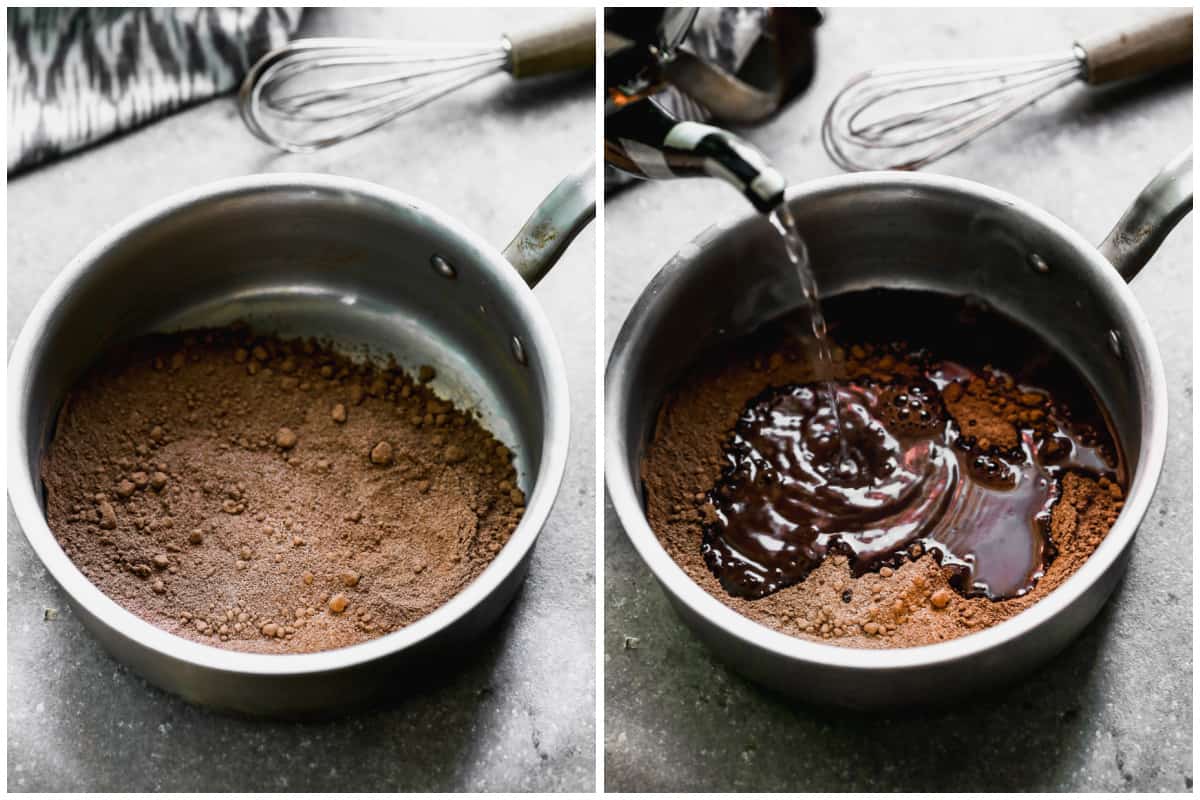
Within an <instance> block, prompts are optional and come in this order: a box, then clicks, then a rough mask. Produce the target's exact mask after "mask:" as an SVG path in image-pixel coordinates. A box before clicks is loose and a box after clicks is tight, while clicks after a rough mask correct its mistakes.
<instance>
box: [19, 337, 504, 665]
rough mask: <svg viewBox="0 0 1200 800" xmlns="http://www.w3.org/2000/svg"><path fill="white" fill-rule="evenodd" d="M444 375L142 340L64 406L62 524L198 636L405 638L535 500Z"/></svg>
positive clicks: (62, 538)
mask: <svg viewBox="0 0 1200 800" xmlns="http://www.w3.org/2000/svg"><path fill="white" fill-rule="evenodd" d="M434 375H435V373H434V371H433V369H432V368H431V367H428V366H422V367H421V368H420V374H419V379H416V380H414V379H413V378H412V377H410V376H409V375H408V374H406V373H405V372H404V371H403V370H402V369H400V368H399V367H398V366H397V365H396V364H395V363H394V362H390V363H389V364H388V365H387V366H376V365H374V364H372V363H361V364H360V363H355V362H354V361H352V360H351V359H349V358H346V357H344V356H342V355H339V354H337V353H336V352H334V351H333V350H331V349H329V348H328V347H326V346H323V345H322V344H320V343H318V342H316V341H313V340H307V341H302V340H293V341H283V340H280V339H277V338H273V337H270V336H256V335H254V334H253V333H252V332H251V331H250V330H249V329H247V328H244V327H240V326H237V327H232V328H228V329H221V330H204V331H191V332H186V333H182V334H176V335H153V336H147V337H143V338H140V339H137V340H135V341H133V342H132V343H130V344H128V345H126V346H124V347H121V348H120V349H119V350H117V351H115V352H113V353H110V354H109V355H108V356H107V357H105V358H104V359H103V360H102V361H101V362H100V363H99V364H97V365H96V367H94V368H93V369H92V370H91V371H89V372H88V374H87V375H85V376H84V377H83V378H82V379H81V380H80V381H79V382H78V383H77V384H76V385H75V386H74V388H73V389H72V390H71V392H70V394H69V396H68V399H67V401H66V402H65V403H64V406H63V408H62V410H61V412H60V415H59V420H58V426H57V430H56V432H55V435H54V439H53V441H52V442H51V444H50V447H49V449H48V452H47V454H46V457H45V459H44V462H43V465H42V480H43V483H44V485H45V489H46V516H47V521H48V523H49V525H50V529H51V530H52V531H53V532H54V535H55V536H56V538H57V539H58V542H59V544H60V545H61V546H62V548H63V550H64V551H65V552H66V553H67V555H68V556H69V557H70V558H71V560H72V561H73V562H74V563H75V564H76V565H77V566H78V567H79V569H80V570H81V571H82V572H83V573H84V574H85V575H86V576H87V577H88V579H89V580H91V581H92V582H93V583H94V584H96V586H98V587H99V588H100V589H101V590H102V591H103V592H104V593H105V594H107V595H109V596H110V597H111V598H113V599H114V600H116V601H117V602H118V603H120V604H121V605H122V606H124V607H125V608H127V609H128V610H130V611H132V612H133V613H134V614H137V615H138V616H139V617H141V618H143V619H145V620H147V621H148V622H151V623H153V624H155V625H157V626H159V627H161V628H164V629H166V630H167V631H170V632H171V633H174V634H177V635H179V636H182V637H185V638H187V639H191V640H194V641H199V642H203V643H206V644H212V645H216V646H218V647H224V648H228V649H233V650H244V651H252V652H261V653H300V652H313V651H318V650H327V649H331V648H336V647H342V646H346V645H351V644H356V643H359V642H363V641H366V640H368V639H372V638H374V637H377V636H381V635H383V634H385V633H388V632H391V631H395V630H399V629H400V628H403V627H404V626H406V625H410V624H412V623H413V622H415V621H416V620H418V619H420V618H421V617H423V616H425V615H426V614H429V613H430V612H432V611H433V610H435V609H437V608H438V607H439V606H441V605H443V604H444V603H445V602H446V601H447V600H449V599H450V598H451V597H453V596H454V595H456V594H458V593H459V592H460V591H462V589H463V588H464V587H465V586H466V585H467V584H468V583H470V582H471V581H472V580H473V579H474V578H475V577H476V576H478V575H479V573H480V572H481V571H482V570H483V569H484V568H485V567H486V566H487V565H488V564H489V563H490V562H491V560H492V559H493V558H494V557H495V556H496V554H497V553H498V552H499V550H500V549H501V548H502V547H503V546H504V544H505V543H506V542H507V541H508V539H509V537H510V536H511V534H512V532H513V530H514V529H515V528H516V526H517V523H518V522H519V520H520V518H521V514H522V512H523V508H524V502H525V498H524V494H523V493H522V491H521V489H520V488H518V487H517V477H516V472H515V469H514V467H513V464H512V454H511V452H510V451H509V449H508V448H507V447H506V446H505V445H504V444H502V443H500V442H498V441H497V440H496V439H495V438H494V437H493V436H492V435H491V434H490V433H489V432H488V431H487V430H485V429H484V428H483V427H482V426H481V425H480V423H479V422H478V420H477V419H476V418H475V417H474V416H473V415H472V414H471V413H468V412H464V411H462V410H460V409H458V408H455V407H454V406H453V405H452V404H451V403H450V402H447V401H446V400H444V399H442V398H440V397H438V396H437V395H436V394H435V393H434V392H433V391H432V390H431V389H430V388H429V387H428V386H426V385H425V384H427V383H428V382H429V381H430V380H432V379H433V378H434Z"/></svg>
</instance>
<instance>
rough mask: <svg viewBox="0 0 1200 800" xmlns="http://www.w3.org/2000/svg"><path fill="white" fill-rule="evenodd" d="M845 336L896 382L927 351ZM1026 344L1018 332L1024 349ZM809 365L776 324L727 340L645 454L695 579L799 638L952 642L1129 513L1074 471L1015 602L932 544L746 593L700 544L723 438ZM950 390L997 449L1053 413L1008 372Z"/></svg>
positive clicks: (871, 368)
mask: <svg viewBox="0 0 1200 800" xmlns="http://www.w3.org/2000/svg"><path fill="white" fill-rule="evenodd" d="M866 313H869V312H866ZM834 332H835V334H836V333H837V332H838V330H837V326H835V328H834ZM843 332H844V331H843ZM837 338H838V341H840V342H841V343H843V344H846V345H847V346H846V347H845V348H843V347H840V346H839V347H836V348H835V349H834V351H833V356H834V361H835V367H836V370H837V374H836V375H835V377H837V378H857V377H869V378H871V379H873V380H876V381H880V382H885V383H886V382H891V381H893V380H905V379H911V378H915V377H917V376H918V375H919V369H918V367H917V361H918V359H916V358H912V359H906V358H905V357H904V354H905V353H910V354H914V355H915V354H916V353H917V350H918V349H917V348H915V347H912V346H910V345H909V344H908V343H904V342H899V343H891V344H890V345H887V346H881V345H880V344H879V343H877V342H871V341H862V342H858V343H851V341H852V340H847V339H844V338H842V337H837ZM1027 345H1028V342H1023V341H1016V342H1013V343H1012V346H1013V347H1016V348H1018V350H1019V349H1020V348H1021V347H1022V346H1027ZM925 353H926V355H927V351H925ZM1033 357H1034V356H1033V355H1032V354H1031V355H1030V358H1033ZM811 364H812V362H811V361H810V360H808V359H806V358H803V357H800V356H799V355H798V351H797V350H796V349H795V348H794V347H792V344H791V343H786V342H784V341H783V340H782V339H781V338H780V336H779V335H778V330H776V331H772V332H770V333H769V334H766V335H763V336H758V337H749V338H747V339H745V340H742V341H740V342H737V343H735V344H733V345H731V346H728V347H724V348H718V350H717V351H716V352H715V353H712V354H709V355H708V356H706V357H705V358H704V359H702V361H701V362H700V363H698V364H697V365H695V366H694V367H693V368H691V369H690V370H688V371H687V372H686V373H685V375H684V376H683V378H682V379H681V380H680V381H679V382H678V383H677V384H676V385H675V386H674V387H673V389H672V390H671V392H670V393H669V394H668V396H667V397H666V399H665V400H664V402H663V405H662V407H661V409H660V412H659V416H658V421H657V425H656V428H655V432H654V435H653V438H652V440H651V442H650V444H649V446H648V448H647V452H646V456H645V459H644V461H643V464H642V479H643V484H644V488H645V496H646V510H647V517H648V519H649V521H650V526H651V528H652V529H653V530H654V532H655V533H656V535H657V536H658V538H659V539H660V541H661V542H662V544H663V546H664V547H665V548H666V550H667V552H668V553H670V555H671V557H672V558H673V559H674V560H675V561H676V563H677V564H679V566H680V567H681V568H683V570H684V571H685V572H686V573H687V574H688V575H689V577H691V579H692V580H694V581H695V582H696V583H697V584H699V585H700V586H701V587H702V588H704V589H705V590H706V591H708V592H709V593H710V594H712V595H713V596H714V597H716V598H717V599H718V600H720V601H721V602H722V603H724V604H726V605H727V606H729V607H731V608H733V609H734V610H736V611H738V612H739V613H741V614H743V615H744V616H746V617H749V618H750V619H753V620H755V621H757V622H759V623H761V624H764V625H766V626H768V627H770V628H773V629H775V630H778V631H781V632H783V633H786V634H789V635H793V636H799V637H802V638H811V639H818V640H824V641H828V642H830V643H833V644H839V645H844V646H851V647H863V648H893V647H912V646H918V645H924V644H933V643H936V642H939V641H945V640H949V639H953V638H956V637H959V636H963V635H965V634H968V633H972V632H974V631H979V630H983V629H984V628H987V627H990V626H992V625H995V624H998V623H1000V622H1002V621H1004V620H1006V619H1008V618H1010V617H1013V616H1014V615H1016V614H1018V613H1020V612H1021V611H1024V610H1025V609H1027V608H1029V607H1030V606H1032V605H1033V604H1034V603H1037V602H1038V601H1039V600H1041V599H1043V598H1044V597H1046V595H1048V594H1049V593H1050V592H1052V591H1053V590H1054V589H1055V588H1056V587H1058V586H1059V585H1061V584H1062V582H1063V581H1064V580H1066V579H1067V578H1068V577H1070V576H1071V575H1072V574H1074V573H1075V572H1076V571H1077V570H1078V569H1079V568H1080V567H1081V566H1082V565H1083V563H1084V562H1085V561H1086V560H1087V558H1088V557H1089V556H1090V555H1091V554H1092V552H1093V551H1094V550H1095V549H1096V547H1097V546H1099V544H1100V542H1101V541H1102V540H1103V539H1104V536H1105V535H1106V534H1107V533H1108V530H1109V529H1110V528H1111V527H1112V525H1113V523H1114V522H1115V521H1116V518H1117V516H1118V514H1119V513H1120V510H1121V507H1122V505H1123V494H1122V490H1121V488H1120V486H1119V485H1118V484H1117V483H1115V482H1113V481H1111V480H1109V479H1107V478H1105V477H1090V476H1086V475H1083V474H1077V473H1074V472H1071V473H1067V474H1066V475H1065V476H1064V477H1063V480H1062V485H1061V494H1060V496H1059V499H1058V501H1057V502H1056V504H1055V506H1054V508H1053V511H1052V515H1051V516H1052V518H1051V525H1050V536H1051V540H1052V542H1053V544H1054V546H1055V548H1056V550H1057V554H1056V556H1055V557H1054V559H1053V560H1052V561H1051V563H1050V564H1049V566H1048V567H1047V569H1046V572H1045V574H1044V575H1043V576H1042V577H1041V579H1040V580H1039V581H1038V582H1037V584H1036V585H1035V587H1034V588H1033V589H1032V590H1031V591H1029V592H1028V593H1027V594H1024V595H1022V596H1020V597H1015V598H1011V599H1006V600H1001V601H993V600H989V599H987V598H985V597H964V596H963V595H961V594H960V593H958V592H956V591H955V590H954V589H953V588H952V587H951V584H950V575H949V574H948V572H947V571H946V570H944V569H943V568H942V567H941V566H940V565H939V564H938V562H937V560H936V559H935V558H934V557H933V555H931V554H929V553H920V552H916V553H914V554H913V557H912V558H910V559H907V560H905V561H904V562H903V563H902V564H901V565H900V566H898V567H892V566H885V567H883V568H881V569H879V570H878V571H877V572H867V573H865V574H862V575H859V576H855V575H854V574H853V573H852V571H851V568H850V564H849V561H848V559H847V557H846V556H845V555H833V556H831V557H829V558H827V559H825V561H824V562H823V563H821V564H820V566H818V567H817V568H816V569H815V570H814V571H813V572H812V573H810V574H809V575H808V576H807V577H806V578H805V579H804V580H803V581H802V582H800V583H798V584H795V585H792V586H789V587H786V588H784V589H782V590H780V591H777V592H775V593H774V594H770V595H768V596H766V597H762V598H759V599H747V598H742V597H735V596H733V595H731V594H729V593H728V592H727V591H725V589H724V588H723V587H722V585H721V583H720V582H719V580H718V579H717V578H716V577H715V576H714V575H713V573H712V571H711V570H710V569H709V567H708V565H707V564H706V563H705V561H704V558H703V556H702V554H701V547H700V544H701V538H702V530H703V525H704V524H705V523H706V522H712V521H713V510H712V506H711V504H710V502H709V498H708V496H707V493H708V492H709V490H710V489H712V487H713V486H714V484H716V482H717V480H718V478H719V477H720V476H721V470H722V467H723V465H724V464H725V460H724V456H723V450H722V444H723V442H725V441H726V440H727V438H728V436H729V433H730V431H731V430H732V429H733V427H734V425H735V423H736V422H737V419H738V416H739V414H741V412H742V410H743V408H744V407H745V406H746V403H747V401H748V400H750V399H751V398H753V397H755V396H756V395H758V394H759V393H760V392H762V391H763V390H764V389H765V388H767V387H769V386H781V385H787V384H795V383H808V382H811V381H813V380H815V379H816V376H815V375H814V374H813V373H812V366H811ZM981 366H982V365H981ZM984 371H986V369H985V370H984ZM942 400H943V402H944V403H945V406H946V408H947V411H948V412H949V413H950V415H951V416H952V417H953V418H954V420H955V423H956V424H958V425H959V426H960V428H961V429H962V430H964V431H969V432H970V433H971V435H972V436H975V437H977V438H978V439H979V441H980V442H981V443H983V444H985V446H986V445H995V446H997V447H1001V448H1007V447H1012V446H1013V445H1014V444H1015V443H1016V440H1017V430H1018V428H1019V427H1021V426H1028V425H1029V424H1031V423H1036V422H1038V421H1039V416H1038V415H1040V414H1043V413H1045V412H1044V410H1043V408H1044V405H1045V402H1044V396H1043V395H1040V394H1030V393H1027V392H1025V391H1024V390H1022V389H1021V388H1020V385H1018V384H1017V383H1016V382H1014V381H1011V380H1008V379H997V380H983V379H980V378H975V379H972V380H970V381H966V382H955V383H950V384H949V385H948V386H947V387H946V388H945V390H944V391H943V395H942ZM1081 424H1085V423H1082V422H1081Z"/></svg>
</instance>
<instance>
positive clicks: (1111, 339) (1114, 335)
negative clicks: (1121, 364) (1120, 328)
mask: <svg viewBox="0 0 1200 800" xmlns="http://www.w3.org/2000/svg"><path fill="white" fill-rule="evenodd" d="M1108 348H1109V349H1110V350H1112V352H1113V355H1114V356H1116V357H1117V358H1121V334H1120V333H1118V332H1117V331H1115V330H1111V331H1109V332H1108Z"/></svg>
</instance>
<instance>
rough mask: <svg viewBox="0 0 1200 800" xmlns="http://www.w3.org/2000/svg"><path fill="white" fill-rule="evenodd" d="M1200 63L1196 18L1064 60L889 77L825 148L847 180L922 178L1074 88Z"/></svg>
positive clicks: (931, 67)
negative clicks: (932, 166) (1195, 56)
mask: <svg viewBox="0 0 1200 800" xmlns="http://www.w3.org/2000/svg"><path fill="white" fill-rule="evenodd" d="M1191 60H1192V12H1191V11H1190V10H1188V11H1186V12H1182V13H1173V14H1171V15H1169V16H1166V17H1162V18H1159V19H1156V20H1154V21H1152V22H1150V23H1148V24H1146V25H1143V26H1141V27H1138V28H1134V29H1131V30H1122V31H1119V32H1116V33H1110V34H1104V35H1101V36H1095V37H1092V38H1090V39H1084V40H1081V41H1079V42H1077V43H1075V45H1074V47H1073V48H1072V49H1071V50H1069V51H1067V52H1065V53H1060V54H1054V55H1049V56H1035V57H1027V58H1011V59H994V60H977V61H945V62H922V63H912V64H898V65H895V66H889V67H882V68H879V69H874V70H871V71H869V72H866V73H863V74H861V75H859V76H857V77H855V78H854V79H852V80H851V81H850V83H848V84H847V85H846V87H845V88H843V89H842V91H841V92H839V93H838V95H837V97H835V98H834V100H833V103H831V104H830V106H829V110H828V111H827V112H826V113H825V120H824V122H823V123H822V126H821V142H822V144H823V145H824V146H825V152H826V153H828V154H829V157H830V158H831V159H833V162H834V163H835V164H837V165H838V166H839V167H841V168H842V169H844V170H847V171H857V170H869V169H919V168H920V167H922V166H924V165H926V164H929V163H931V162H933V161H936V160H937V159H939V158H941V157H942V156H945V155H947V154H948V153H952V152H954V151H955V150H957V149H959V148H960V147H962V146H963V145H965V144H967V143H968V142H970V141H972V140H973V139H975V138H976V137H978V136H980V135H981V134H983V133H984V132H986V131H988V130H990V129H991V128H993V127H995V126H996V125H999V124H1000V123H1001V122H1004V121H1005V120H1006V119H1008V118H1009V117H1011V116H1013V115H1014V114H1016V113H1017V112H1019V111H1021V109H1023V108H1026V107H1027V106H1029V105H1032V104H1033V103H1035V102H1037V101H1038V100H1040V99H1041V98H1043V97H1045V96H1046V95H1048V94H1050V93H1051V92H1054V91H1055V90H1057V89H1061V88H1063V87H1064V86H1067V85H1068V84H1071V83H1074V82H1076V81H1078V80H1083V81H1086V82H1087V83H1088V84H1089V85H1092V86H1098V85H1100V84H1104V83H1109V82H1111V81H1117V80H1122V79H1125V78H1133V77H1137V76H1141V75H1146V74H1149V73H1151V72H1155V71H1158V70H1161V69H1165V68H1167V67H1171V66H1174V65H1177V64H1185V63H1188V62H1190V61H1191Z"/></svg>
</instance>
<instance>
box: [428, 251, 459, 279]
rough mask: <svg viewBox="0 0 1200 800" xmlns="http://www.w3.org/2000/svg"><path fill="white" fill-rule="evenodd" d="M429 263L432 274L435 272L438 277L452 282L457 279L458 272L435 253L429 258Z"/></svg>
mask: <svg viewBox="0 0 1200 800" xmlns="http://www.w3.org/2000/svg"><path fill="white" fill-rule="evenodd" d="M429 263H430V264H431V265H433V270H434V272H436V273H437V274H438V275H441V276H442V277H443V278H449V279H450V280H454V279H455V278H457V277H458V270H456V269H455V268H454V265H453V264H451V263H450V262H449V261H447V260H446V259H444V258H442V257H441V256H439V255H438V254H437V253H434V254H433V256H431V257H430V259H429Z"/></svg>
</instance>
